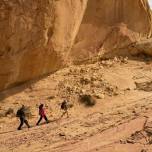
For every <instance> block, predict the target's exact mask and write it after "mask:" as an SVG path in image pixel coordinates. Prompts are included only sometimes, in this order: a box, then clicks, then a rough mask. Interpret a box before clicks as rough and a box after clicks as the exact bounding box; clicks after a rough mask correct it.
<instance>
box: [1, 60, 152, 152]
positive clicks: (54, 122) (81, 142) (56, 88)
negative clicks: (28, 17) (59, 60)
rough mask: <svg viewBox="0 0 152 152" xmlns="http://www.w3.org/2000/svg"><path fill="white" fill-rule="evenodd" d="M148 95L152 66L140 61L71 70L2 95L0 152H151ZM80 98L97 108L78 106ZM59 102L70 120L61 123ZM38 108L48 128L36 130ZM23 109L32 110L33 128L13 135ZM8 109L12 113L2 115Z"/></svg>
mask: <svg viewBox="0 0 152 152" xmlns="http://www.w3.org/2000/svg"><path fill="white" fill-rule="evenodd" d="M151 91H152V66H151V62H149V61H147V60H146V59H145V58H142V59H140V60H139V59H138V60H137V59H134V60H126V59H117V58H115V59H112V60H106V61H100V60H98V61H96V62H93V63H89V64H83V65H78V66H71V67H69V68H65V69H62V70H60V71H57V72H56V73H54V74H52V75H50V76H46V77H45V78H42V79H40V80H37V81H35V82H32V83H29V84H24V85H22V86H19V87H16V88H13V89H9V90H7V91H4V92H2V93H1V95H0V99H1V102H0V152H21V151H22V152H25V151H28V152H41V151H43V152H45V151H46V152H49V151H51V152H94V151H99V152H151V151H152V146H151V133H150V131H151V113H152V93H151ZM80 94H90V95H92V96H93V97H94V98H95V99H96V104H95V105H94V106H92V107H86V106H85V105H84V104H82V103H80V102H79V95H80ZM64 98H68V99H69V100H70V105H72V106H71V108H69V114H70V117H69V118H66V117H63V118H60V116H61V114H62V111H61V110H60V103H61V102H62V100H63V99H64ZM40 103H44V104H45V106H46V111H47V115H48V117H49V120H50V123H49V124H45V123H43V124H42V125H40V126H37V127H36V126H35V124H36V121H37V120H38V117H39V116H38V109H37V107H38V105H39V104H40ZM22 104H24V105H26V106H29V108H30V110H31V113H32V116H31V117H30V118H29V123H30V125H31V126H32V128H30V129H27V128H26V126H25V127H24V128H23V130H21V131H17V130H16V128H17V127H18V123H19V122H18V120H17V118H16V117H15V116H14V115H15V113H16V110H17V109H18V108H19V107H20V106H21V105H22ZM9 108H12V109H13V112H12V113H11V114H8V115H6V112H7V111H8V109H9ZM145 116H148V117H149V118H148V119H147V118H146V117H145ZM146 121H147V123H146V124H145V122H146ZM147 128H148V130H147ZM149 130H150V131H149Z"/></svg>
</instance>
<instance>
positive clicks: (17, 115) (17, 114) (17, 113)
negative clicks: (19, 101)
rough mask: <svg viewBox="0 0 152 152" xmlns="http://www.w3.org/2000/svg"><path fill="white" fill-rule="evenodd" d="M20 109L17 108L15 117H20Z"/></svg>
mask: <svg viewBox="0 0 152 152" xmlns="http://www.w3.org/2000/svg"><path fill="white" fill-rule="evenodd" d="M21 113H22V112H21V109H19V110H17V112H16V117H20V116H21Z"/></svg>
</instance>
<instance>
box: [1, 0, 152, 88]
mask: <svg viewBox="0 0 152 152" xmlns="http://www.w3.org/2000/svg"><path fill="white" fill-rule="evenodd" d="M150 36H151V13H150V8H149V5H148V2H147V0H134V1H132V0H125V1H124V0H108V1H107V0H93V1H92V0H38V1H31V0H26V1H25V0H12V1H9V0H1V1H0V69H1V71H0V90H3V89H5V88H7V87H10V86H13V85H16V84H18V83H22V82H25V81H28V80H30V79H33V78H36V77H39V76H41V75H44V74H47V73H50V72H53V71H55V70H57V69H59V68H61V67H63V66H64V65H67V64H69V63H70V62H71V61H77V60H83V59H85V58H88V57H91V56H92V55H95V54H97V53H99V52H101V53H105V52H108V51H109V50H115V49H117V48H122V47H124V46H126V45H128V44H130V43H132V42H135V41H138V40H140V39H142V38H145V37H146V38H147V37H150Z"/></svg>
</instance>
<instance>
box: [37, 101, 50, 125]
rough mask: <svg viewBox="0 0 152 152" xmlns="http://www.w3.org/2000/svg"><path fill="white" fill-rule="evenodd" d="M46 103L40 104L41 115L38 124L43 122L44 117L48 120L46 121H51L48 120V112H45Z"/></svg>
mask: <svg viewBox="0 0 152 152" xmlns="http://www.w3.org/2000/svg"><path fill="white" fill-rule="evenodd" d="M43 107H44V105H43V104H40V106H39V115H40V119H39V120H38V122H37V124H36V125H37V126H38V125H39V123H40V122H41V120H42V119H43V118H44V119H45V121H46V123H49V121H48V119H47V117H46V114H45V110H44V108H43Z"/></svg>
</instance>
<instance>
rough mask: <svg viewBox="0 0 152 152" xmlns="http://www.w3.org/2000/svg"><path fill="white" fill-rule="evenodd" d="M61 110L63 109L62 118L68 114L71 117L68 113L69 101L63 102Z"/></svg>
mask: <svg viewBox="0 0 152 152" xmlns="http://www.w3.org/2000/svg"><path fill="white" fill-rule="evenodd" d="M61 110H63V114H62V115H61V118H62V117H63V116H64V115H65V114H66V115H67V118H69V114H68V101H67V100H64V101H63V102H62V103H61Z"/></svg>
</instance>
